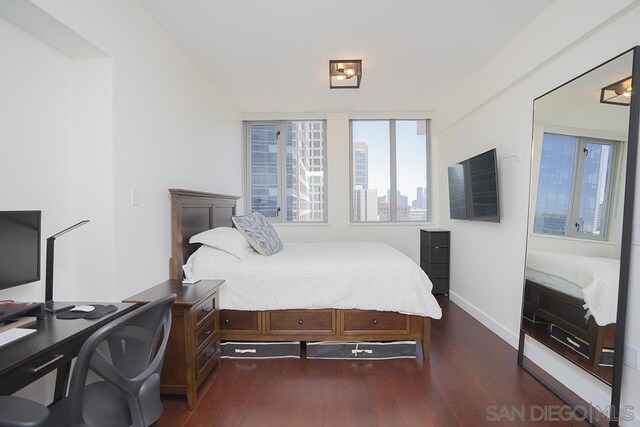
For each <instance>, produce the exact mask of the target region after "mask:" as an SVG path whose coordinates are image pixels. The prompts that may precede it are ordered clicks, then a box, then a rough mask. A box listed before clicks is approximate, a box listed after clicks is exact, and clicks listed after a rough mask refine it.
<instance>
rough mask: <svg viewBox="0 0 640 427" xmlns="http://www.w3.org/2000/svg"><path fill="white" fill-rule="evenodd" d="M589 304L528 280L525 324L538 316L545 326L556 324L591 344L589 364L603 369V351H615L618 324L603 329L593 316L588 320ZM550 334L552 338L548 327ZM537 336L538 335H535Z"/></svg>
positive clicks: (526, 281) (526, 285) (525, 297)
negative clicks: (587, 307) (585, 306)
mask: <svg viewBox="0 0 640 427" xmlns="http://www.w3.org/2000/svg"><path fill="white" fill-rule="evenodd" d="M584 305H585V302H584V300H582V299H580V298H575V297H573V296H570V295H567V294H564V293H562V292H559V291H556V290H554V289H551V288H548V287H546V286H543V285H541V284H539V283H536V282H533V281H531V280H525V287H524V314H525V315H526V316H525V318H524V319H523V320H524V321H528V322H531V320H532V319H530V318H529V317H531V316H535V319H536V320H537V319H539V320H541V321H542V322H547V323H548V324H549V325H551V324H552V323H553V324H555V325H557V326H559V327H560V328H562V329H564V330H565V331H567V332H569V333H571V334H573V335H575V336H576V337H578V338H580V339H581V340H583V341H585V342H587V343H588V344H589V356H588V358H589V362H590V363H591V365H593V366H599V364H600V359H601V357H602V350H603V348H610V349H613V348H614V347H615V330H616V324H615V323H612V324H610V325H606V326H599V325H598V324H597V323H596V322H595V320H594V319H593V316H589V317H588V320H586V319H587V310H586V309H585V308H584ZM545 333H546V334H549V329H548V327H547V329H546V331H545ZM534 335H535V333H534Z"/></svg>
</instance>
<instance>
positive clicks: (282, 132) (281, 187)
mask: <svg viewBox="0 0 640 427" xmlns="http://www.w3.org/2000/svg"><path fill="white" fill-rule="evenodd" d="M287 122H322V124H323V133H324V137H323V139H322V146H321V147H320V150H322V171H323V174H324V177H323V187H324V191H323V198H324V200H322V204H323V206H324V208H323V215H322V216H323V219H322V220H319V221H318V220H313V221H287V219H286V216H287V215H286V212H287V206H286V204H287V177H286V164H287V147H286V139H287V138H286V130H287V129H286V123H287ZM253 124H256V125H275V127H276V129H277V132H279V135H278V137H277V140H278V156H277V159H278V164H277V171H278V172H277V173H278V177H277V183H278V208H280V211H279V215H278V216H276V217H267V218H268V219H269V221H270V222H272V223H273V224H302V225H305V224H306V225H309V224H327V223H328V221H329V209H328V201H329V197H328V183H329V179H328V172H327V170H328V169H327V121H326V120H325V119H283V120H244V121H243V125H244V139H245V143H244V150H245V156H244V157H245V162H244V167H245V173H244V179H245V186H244V187H245V188H244V191H245V200H246V201H247V202H246V210H247V212H248V213H249V212H250V211H252V200H251V194H252V193H251V189H252V185H251V184H252V175H251V174H252V171H251V125H253ZM312 132H316V131H315V130H313V131H312ZM311 149H312V150H317V148H315V147H312V148H311Z"/></svg>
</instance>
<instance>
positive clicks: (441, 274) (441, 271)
mask: <svg viewBox="0 0 640 427" xmlns="http://www.w3.org/2000/svg"><path fill="white" fill-rule="evenodd" d="M420 267H422V269H423V270H424V272H425V273H427V276H429V279H448V278H449V264H431V263H428V262H424V261H422V260H421V261H420Z"/></svg>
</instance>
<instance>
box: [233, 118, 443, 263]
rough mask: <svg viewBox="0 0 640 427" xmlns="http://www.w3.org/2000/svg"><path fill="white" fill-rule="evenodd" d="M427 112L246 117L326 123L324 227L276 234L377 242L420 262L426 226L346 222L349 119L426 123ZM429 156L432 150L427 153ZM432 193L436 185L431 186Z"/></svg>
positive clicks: (283, 228)
mask: <svg viewBox="0 0 640 427" xmlns="http://www.w3.org/2000/svg"><path fill="white" fill-rule="evenodd" d="M430 117H431V113H429V112H416V113H406V112H405V113H399V112H394V113H392V112H388V113H382V112H381V113H370V114H366V115H362V114H357V113H329V114H327V113H318V114H314V113H306V114H300V113H290V114H286V113H282V114H275V115H274V114H271V115H264V114H248V115H245V116H244V117H243V118H244V119H245V120H287V119H300V120H302V119H324V120H326V121H327V132H326V142H327V170H326V173H327V176H328V185H327V208H328V212H327V215H328V223H326V224H278V223H274V226H275V227H276V229H277V231H278V234H279V235H280V237H281V238H282V240H283V241H284V242H285V243H286V242H287V241H290V242H311V241H334V242H335V241H380V242H384V243H387V244H389V245H391V246H393V247H395V248H396V249H398V250H399V251H401V252H403V253H404V254H406V255H407V256H409V257H411V258H412V259H414V260H415V261H416V262H419V260H420V232H419V229H420V228H421V227H425V228H427V227H433V224H434V223H435V221H432V223H430V224H426V223H422V224H417V223H414V224H410V223H395V224H371V223H369V224H362V223H361V224H353V223H351V222H350V209H351V205H350V204H351V189H350V179H349V176H350V173H351V170H350V164H349V161H350V151H349V150H350V147H349V140H350V134H349V120H351V119H365V118H367V119H391V118H396V119H426V118H430ZM431 151H432V153H431V155H432V156H433V155H434V154H433V149H432V150H431ZM432 189H434V190H435V189H436V185H435V184H432Z"/></svg>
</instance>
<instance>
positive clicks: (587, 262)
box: [527, 250, 620, 326]
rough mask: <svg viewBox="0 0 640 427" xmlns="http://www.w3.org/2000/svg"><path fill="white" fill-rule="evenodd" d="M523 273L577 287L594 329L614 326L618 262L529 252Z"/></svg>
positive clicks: (543, 252) (552, 253)
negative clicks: (565, 282) (525, 271)
mask: <svg viewBox="0 0 640 427" xmlns="http://www.w3.org/2000/svg"><path fill="white" fill-rule="evenodd" d="M527 269H528V270H529V269H530V270H535V271H538V272H542V273H546V274H548V275H551V276H556V277H559V278H561V279H564V280H566V281H568V282H570V283H572V284H574V285H576V286H578V287H580V288H581V289H582V299H584V302H585V303H586V304H585V308H586V309H588V310H589V312H590V313H591V315H593V318H594V320H595V321H596V323H597V324H598V325H600V326H605V325H608V324H610V323H615V322H616V311H617V304H618V276H619V272H620V261H619V260H617V259H613V258H598V257H587V256H581V255H573V254H563V253H557V252H546V251H534V250H532V251H529V253H528V254H527Z"/></svg>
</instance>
